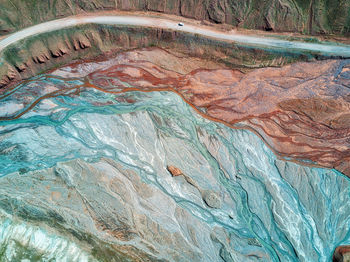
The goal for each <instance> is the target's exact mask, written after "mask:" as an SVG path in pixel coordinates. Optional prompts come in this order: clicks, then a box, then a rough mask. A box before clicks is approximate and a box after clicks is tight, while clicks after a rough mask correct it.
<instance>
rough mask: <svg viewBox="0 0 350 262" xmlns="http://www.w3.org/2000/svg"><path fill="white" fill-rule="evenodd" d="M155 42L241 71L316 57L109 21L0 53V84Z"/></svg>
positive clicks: (42, 36) (31, 40) (47, 35)
mask: <svg viewBox="0 0 350 262" xmlns="http://www.w3.org/2000/svg"><path fill="white" fill-rule="evenodd" d="M152 46H159V47H163V48H168V49H171V50H177V51H179V52H181V53H184V54H186V55H188V56H193V57H201V58H204V59H207V60H212V61H216V62H219V63H220V64H222V67H230V68H236V69H240V70H241V71H246V70H250V69H252V68H258V67H266V66H282V65H285V64H289V63H292V62H295V61H300V60H303V61H305V60H309V59H314V57H315V56H314V55H312V54H311V53H310V54H308V53H306V54H298V53H288V52H287V51H283V52H282V51H274V52H273V51H271V50H267V49H265V50H264V49H254V48H249V47H244V46H241V45H238V44H235V45H233V44H232V43H229V42H224V41H217V40H212V39H209V38H206V37H201V36H199V35H195V34H190V33H185V32H176V31H171V30H164V29H157V28H144V27H130V28H129V27H124V26H112V25H81V26H76V27H74V28H66V29H62V30H59V31H54V32H48V33H43V34H40V35H35V36H32V37H30V38H26V39H24V40H21V41H19V42H16V43H15V44H12V45H10V46H8V47H7V48H5V49H4V50H3V51H2V52H0V55H1V60H0V88H3V87H5V86H8V85H9V84H11V83H15V82H16V81H18V80H21V79H26V78H28V77H32V76H35V75H37V74H38V73H42V72H44V71H46V70H48V69H52V68H55V67H58V66H60V65H63V64H65V63H68V62H71V61H72V60H75V59H76V60H80V59H83V58H85V59H86V58H95V57H96V56H98V55H103V54H106V53H108V52H112V53H114V52H118V51H121V50H129V49H133V48H141V47H152Z"/></svg>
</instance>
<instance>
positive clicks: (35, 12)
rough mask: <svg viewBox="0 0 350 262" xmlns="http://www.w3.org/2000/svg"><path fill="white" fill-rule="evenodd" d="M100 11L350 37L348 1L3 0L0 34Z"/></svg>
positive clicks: (1, 4) (0, 13) (0, 4)
mask: <svg viewBox="0 0 350 262" xmlns="http://www.w3.org/2000/svg"><path fill="white" fill-rule="evenodd" d="M97 10H99V11H101V10H138V11H156V12H162V13H168V14H176V15H181V16H184V17H189V18H195V19H198V20H209V21H212V22H216V23H227V24H231V25H234V26H237V27H242V28H250V29H260V30H267V31H291V32H301V33H307V34H340V35H348V34H349V32H350V1H347V0H332V1H330V0H283V1H281V0H263V1H261V0H237V1H233V0H186V1H184V0H172V1H166V0H99V1H97V0H93V1H90V0H81V1H73V0H48V1H37V0H30V1H27V0H1V1H0V35H1V34H8V33H11V32H14V31H17V30H18V29H20V28H23V27H27V26H30V25H33V24H37V23H41V22H44V21H48V20H52V19H54V18H59V17H65V16H70V15H74V14H81V13H85V12H94V11H97Z"/></svg>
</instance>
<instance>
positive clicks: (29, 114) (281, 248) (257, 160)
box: [0, 75, 350, 261]
mask: <svg viewBox="0 0 350 262" xmlns="http://www.w3.org/2000/svg"><path fill="white" fill-rule="evenodd" d="M77 86H79V88H78V89H76V87H77ZM77 90H79V92H77ZM48 94H54V97H52V96H51V95H48ZM40 97H41V98H42V99H41V100H40V101H39V102H38V103H37V104H36V105H35V106H33V103H34V101H36V100H37V99H38V98H40ZM130 101H132V102H130ZM32 106H33V107H32ZM24 112H25V113H24ZM22 113H23V114H22ZM0 114H1V115H0V117H1V120H2V121H0V174H1V178H0V184H1V183H4V181H5V179H6V178H7V177H8V176H11V177H19V178H18V179H20V177H21V176H28V175H29V176H34V175H35V174H36V173H35V172H37V170H41V171H40V172H44V174H45V172H46V171H45V170H49V169H50V168H52V167H55V166H56V165H57V164H58V163H65V162H67V161H74V160H77V159H80V160H82V161H84V162H87V163H89V164H91V165H98V163H99V161H101V159H111V160H113V161H115V162H116V163H118V164H119V165H121V166H123V167H125V168H128V169H130V170H133V171H134V172H136V173H137V174H138V176H139V177H140V179H141V180H142V181H143V183H145V184H147V185H150V186H152V188H154V190H157V192H158V191H159V192H161V193H162V195H164V196H165V197H166V199H169V200H167V201H171V203H173V204H174V205H175V206H176V207H178V208H180V209H181V210H185V211H186V212H188V213H189V214H190V215H189V218H188V219H187V222H186V223H188V225H190V226H191V227H192V229H191V232H192V233H191V234H192V236H189V235H186V234H187V233H184V232H187V231H186V230H188V229H184V228H176V227H171V225H169V224H170V223H168V222H167V221H160V220H159V221H158V220H157V221H158V222H157V223H158V226H160V227H163V228H167V229H168V231H169V232H170V231H172V230H173V231H179V233H180V235H182V237H183V238H184V239H186V241H188V247H189V250H195V251H193V252H196V254H198V256H196V259H193V258H192V259H191V261H196V260H197V261H331V256H332V253H333V250H334V249H335V247H336V246H338V245H340V244H350V231H349V227H350V184H349V183H350V180H349V178H347V177H345V176H344V175H342V174H341V173H339V172H337V171H336V170H329V169H322V168H311V167H306V166H300V165H298V164H295V163H292V162H286V161H283V160H279V159H277V158H276V156H275V155H274V154H273V153H272V152H271V150H270V149H269V148H268V147H267V146H266V145H265V144H264V143H263V142H262V141H261V140H260V139H259V138H258V137H257V136H256V135H255V134H253V133H252V132H250V131H247V130H234V129H230V128H229V127H226V126H224V125H222V124H219V123H215V122H211V121H209V120H207V119H204V118H203V117H201V116H199V115H198V114H197V113H196V112H195V111H194V110H193V109H192V108H191V107H190V106H188V105H187V104H186V103H185V102H184V101H183V100H182V99H181V98H180V97H179V96H178V95H176V94H174V93H171V92H150V93H142V92H130V93H124V94H108V93H105V92H102V91H98V90H96V89H91V88H86V87H84V85H83V79H79V78H76V79H64V78H58V77H52V76H50V75H41V76H38V77H36V78H33V79H32V80H31V81H28V82H26V83H23V84H21V85H19V86H17V87H16V88H15V89H14V90H12V91H9V92H8V93H6V94H3V95H2V96H1V97H0ZM170 164H171V165H174V166H176V167H178V168H180V169H181V170H182V172H183V173H184V174H185V175H186V178H187V179H182V180H181V179H180V178H178V177H176V178H173V177H171V175H170V174H169V173H168V172H167V170H166V166H167V165H170ZM81 172H82V173H83V172H85V171H81ZM41 174H42V173H41ZM43 179H45V176H43ZM186 181H187V182H186ZM188 181H190V183H188ZM7 186H8V185H7ZM11 186H12V187H16V185H15V184H12V185H11ZM28 186H32V185H28ZM4 190H8V189H4ZM4 192H6V191H4ZM203 192H204V193H203ZM205 192H211V193H213V196H214V197H213V198H211V199H209V200H208V199H206V201H205V202H203V200H202V197H203V195H204V194H205ZM33 194H36V193H33ZM201 196H202V197H201ZM16 197H17V196H16V195H11V198H12V199H13V198H16ZM21 197H23V196H21ZM40 197H42V198H43V201H45V200H44V198H45V197H44V196H42V195H40V194H39V193H38V195H37V198H40ZM135 197H136V198H138V197H139V198H143V196H135ZM203 199H205V197H203ZM162 201H163V200H161V199H159V201H158V202H159V203H163V202H162ZM164 201H165V200H164ZM5 202H6V198H5ZM2 203H4V200H2ZM101 205H102V206H103V205H104V204H103V203H101ZM164 205H167V203H164ZM0 209H2V211H1V212H2V220H0V221H2V222H1V224H0V254H2V256H4V257H7V259H9V260H11V258H12V259H14V258H18V256H19V255H18V254H19V251H18V250H19V247H20V249H21V250H22V249H23V248H25V249H28V250H29V249H30V250H31V252H29V253H30V255H28V254H29V253H28V252H22V251H21V252H20V254H21V255H20V256H19V257H21V259H24V258H27V259H29V260H32V261H35V260H40V261H51V260H55V258H56V259H57V258H58V257H61V258H62V261H89V260H94V259H97V260H98V258H93V257H92V255H91V254H88V253H89V250H85V249H84V248H83V247H80V248H81V249H82V250H84V252H85V253H84V252H83V251H79V252H80V253H79V254H81V256H80V255H79V256H78V255H76V254H77V253H76V252H75V256H74V257H73V253H74V252H73V253H72V255H71V257H70V258H69V256H70V253H69V252H68V251H67V249H64V248H61V249H58V248H57V247H55V245H56V246H57V245H58V244H57V243H58V242H57V243H55V241H60V242H59V243H61V242H62V241H63V240H62V239H63V238H66V239H68V237H67V235H65V236H55V234H56V233H52V232H49V231H50V230H48V229H43V228H44V227H43V226H41V224H40V223H43V224H44V223H45V222H40V223H37V224H35V225H33V224H32V221H31V220H30V219H29V218H28V220H26V219H25V218H23V217H22V218H21V222H18V221H17V220H16V218H15V217H14V216H13V214H11V212H9V211H8V209H6V208H4V204H1V205H0ZM62 212H63V211H62ZM120 212H123V211H122V210H121V211H120ZM133 212H135V213H142V212H144V211H142V210H141V209H138V207H137V206H134V207H133ZM166 212H167V210H166V209H164V213H166ZM5 218H6V219H5ZM5 221H7V222H5ZM15 221H17V222H15ZM11 223H12V224H11ZM67 223H68V222H67ZM167 223H168V224H167ZM9 224H11V225H12V227H10V226H9ZM18 225H20V226H21V227H22V228H23V227H24V228H25V227H28V228H30V230H31V231H28V232H32V233H28V234H23V232H22V233H19V231H18V230H14V228H15V227H16V226H17V227H18ZM203 225H205V228H206V229H205V230H204V229H203V228H204V227H203ZM51 226H52V225H49V227H51ZM71 227H74V223H73V224H72V225H71ZM28 228H27V229H28ZM45 228H46V226H45ZM34 229H35V230H34ZM9 230H10V231H9ZM23 230H26V229H23ZM38 230H41V231H40V232H41V233H40V234H41V235H42V236H41V237H42V238H46V239H50V241H52V243H51V242H50V243H51V244H50V245H40V244H38V243H36V242H35V240H33V238H31V234H33V235H34V234H37V233H35V232H37V231H38ZM135 230H136V235H137V234H138V233H137V229H135ZM207 232H208V234H207ZM213 232H216V233H215V237H214V236H213V234H214V233H213ZM217 232H219V233H217ZM18 234H22V235H18ZM193 236H194V237H193ZM96 237H97V238H99V239H102V240H103V241H105V239H103V237H101V236H99V235H97V234H96ZM137 237H138V238H142V236H141V234H139V235H138V236H137ZM164 237H166V234H165V235H164ZM26 238H28V239H31V240H30V241H29V240H28V241H27V240H25V239H26ZM42 238H41V240H40V237H38V238H37V239H38V240H37V241H39V242H40V241H42ZM69 239H70V240H69V241H73V242H74V241H75V240H74V237H73V238H69ZM72 239H73V240H72ZM13 240H16V243H18V242H21V241H22V242H21V244H20V245H13ZM102 240H101V241H102ZM47 241H48V240H47ZM65 241H66V240H65ZM67 241H68V240H67ZM109 241H112V240H109ZM147 241H148V242H149V243H153V242H152V240H150V239H148V240H147ZM11 243H12V244H11ZM77 243H78V242H77ZM153 244H154V245H156V244H155V243H153ZM66 245H67V246H68V244H66ZM70 245H72V244H70ZM74 245H75V244H74ZM132 245H134V247H136V248H140V249H143V250H146V249H145V248H143V247H142V246H141V244H140V243H136V241H135V243H133V244H132ZM76 246H79V244H76ZM76 246H75V248H77V247H76ZM174 246H175V247H174ZM167 247H169V248H171V249H174V250H176V245H175V244H174V242H171V241H170V242H169V241H163V248H164V250H167V249H166V248H167ZM16 250H17V251H16ZM1 252H2V253H1ZM16 252H17V253H16ZM145 252H148V253H152V251H145ZM174 252H175V251H174ZM33 254H34V255H33ZM63 254H65V255H67V256H68V258H67V257H64V255H63ZM90 255H91V257H90ZM153 255H154V256H155V257H157V256H158V258H159V259H164V260H169V261H186V254H182V256H171V255H170V254H169V257H166V256H168V252H166V251H164V254H162V255H161V254H158V255H157V254H155V253H154V254H153ZM159 256H162V257H159ZM50 259H51V260H50ZM64 259H66V260H64ZM0 260H1V259H0ZM12 261H15V260H12ZM18 261H20V260H18ZM59 261H61V260H59ZM187 261H189V260H187Z"/></svg>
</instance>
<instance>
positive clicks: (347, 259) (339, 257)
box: [333, 246, 350, 262]
mask: <svg viewBox="0 0 350 262" xmlns="http://www.w3.org/2000/svg"><path fill="white" fill-rule="evenodd" d="M333 262H350V246H339V247H337V248H336V249H335V251H334V254H333Z"/></svg>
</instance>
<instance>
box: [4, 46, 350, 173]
mask: <svg viewBox="0 0 350 262" xmlns="http://www.w3.org/2000/svg"><path fill="white" fill-rule="evenodd" d="M203 68H205V69H203ZM51 74H52V75H53V77H55V76H57V77H64V78H67V79H69V78H70V77H72V78H74V77H84V78H85V83H84V84H82V85H81V86H76V87H75V89H76V91H75V92H76V94H78V93H79V90H81V89H83V88H95V89H98V90H100V91H103V92H108V93H115V94H117V93H125V92H130V91H142V92H152V91H171V92H175V93H177V94H178V95H179V96H181V97H182V99H183V100H184V101H186V102H187V103H188V104H189V105H190V106H192V107H193V108H194V109H195V110H196V111H197V112H198V113H199V114H201V115H202V116H203V117H206V118H207V119H209V120H212V121H216V122H220V123H223V124H225V125H227V126H230V127H232V128H239V129H249V130H251V131H253V132H254V133H256V134H257V135H259V136H260V137H261V138H262V139H263V140H264V141H265V142H266V144H267V145H268V146H269V147H270V148H271V149H272V150H273V151H274V152H275V153H276V154H277V155H278V156H280V157H282V158H284V159H287V160H291V161H295V162H298V163H301V164H304V165H316V166H317V165H318V166H322V167H327V168H335V169H337V170H339V171H340V172H342V173H344V174H345V175H347V176H350V113H349V112H350V111H349V110H350V61H349V60H326V61H318V62H312V63H295V64H292V65H288V66H284V67H282V68H273V67H267V68H263V69H256V70H253V71H250V72H248V73H242V72H241V71H239V70H234V69H226V68H222V67H221V64H220V63H215V62H208V61H206V60H203V59H199V58H193V57H192V58H191V57H188V56H186V55H183V54H181V53H175V52H171V51H167V50H163V49H160V48H147V49H141V50H134V51H129V52H124V53H120V54H119V55H117V56H116V57H114V58H108V59H107V58H106V59H103V58H101V59H99V60H98V61H93V60H90V61H89V62H84V61H80V62H75V63H72V64H70V65H68V66H65V67H62V68H60V69H57V70H54V71H52V72H51ZM125 84H127V87H126V86H125ZM58 95H62V92H56V93H52V94H48V95H47V97H50V96H58ZM45 97H46V96H45ZM45 97H43V98H40V99H39V100H37V101H35V102H34V103H39V102H40V100H42V99H45ZM130 102H132V101H130ZM34 103H33V104H34ZM23 113H25V112H23ZM21 115H22V114H21ZM21 115H18V116H17V117H20V116H21ZM10 119H11V118H8V119H1V120H10Z"/></svg>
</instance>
